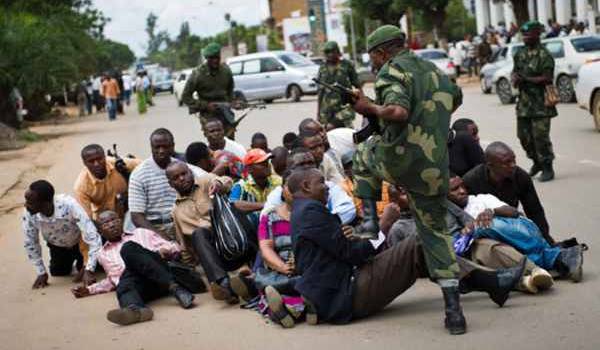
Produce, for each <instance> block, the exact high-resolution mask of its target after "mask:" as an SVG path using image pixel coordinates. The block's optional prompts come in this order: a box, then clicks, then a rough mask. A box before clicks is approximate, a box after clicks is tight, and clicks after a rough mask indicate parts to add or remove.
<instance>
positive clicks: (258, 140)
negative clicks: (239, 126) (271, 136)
mask: <svg viewBox="0 0 600 350" xmlns="http://www.w3.org/2000/svg"><path fill="white" fill-rule="evenodd" d="M252 148H260V149H262V150H263V151H265V152H267V153H271V149H270V148H269V141H268V140H267V137H266V136H265V134H263V133H262V132H257V133H254V135H252V138H251V139H250V149H252Z"/></svg>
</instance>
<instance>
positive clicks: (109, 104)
mask: <svg viewBox="0 0 600 350" xmlns="http://www.w3.org/2000/svg"><path fill="white" fill-rule="evenodd" d="M106 109H108V119H109V120H115V119H117V99H115V98H107V99H106Z"/></svg>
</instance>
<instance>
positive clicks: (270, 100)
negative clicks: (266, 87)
mask: <svg viewBox="0 0 600 350" xmlns="http://www.w3.org/2000/svg"><path fill="white" fill-rule="evenodd" d="M265 103H273V99H272V98H268V99H266V100H265Z"/></svg>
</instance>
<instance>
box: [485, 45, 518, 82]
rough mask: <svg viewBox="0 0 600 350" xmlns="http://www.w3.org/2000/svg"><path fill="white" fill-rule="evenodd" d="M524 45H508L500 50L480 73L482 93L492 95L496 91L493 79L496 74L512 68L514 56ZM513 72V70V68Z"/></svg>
mask: <svg viewBox="0 0 600 350" xmlns="http://www.w3.org/2000/svg"><path fill="white" fill-rule="evenodd" d="M523 47H524V45H523V43H514V44H508V45H506V46H504V47H501V48H499V49H498V50H497V51H496V52H495V53H494V55H493V56H492V58H491V59H490V61H489V62H488V63H486V64H485V65H484V66H483V67H481V70H480V72H479V81H480V84H481V92H483V93H484V94H490V93H492V91H494V83H493V78H494V74H495V73H496V72H497V71H498V70H499V69H501V68H503V67H506V66H509V65H510V66H511V67H512V60H513V56H514V55H515V53H516V52H517V50H519V49H521V48H523ZM511 70H512V68H511Z"/></svg>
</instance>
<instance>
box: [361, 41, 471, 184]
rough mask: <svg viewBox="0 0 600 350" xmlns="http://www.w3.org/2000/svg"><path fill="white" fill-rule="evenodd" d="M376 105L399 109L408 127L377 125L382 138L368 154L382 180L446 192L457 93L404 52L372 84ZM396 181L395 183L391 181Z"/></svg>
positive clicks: (459, 94)
mask: <svg viewBox="0 0 600 350" xmlns="http://www.w3.org/2000/svg"><path fill="white" fill-rule="evenodd" d="M375 93H376V101H375V102H376V103H377V104H378V105H399V106H402V107H404V108H406V110H408V112H409V117H408V121H407V123H398V122H389V121H384V120H382V119H380V120H379V123H380V127H381V135H380V136H376V137H381V140H380V142H379V145H378V146H377V147H376V148H375V149H374V150H373V151H374V152H375V155H374V156H375V158H376V159H378V160H380V161H379V162H378V165H377V166H378V167H380V169H379V170H381V171H379V172H380V173H383V174H384V175H385V177H386V179H385V180H387V181H390V180H392V181H391V182H392V183H397V184H399V185H403V186H405V187H406V188H407V189H408V190H410V191H414V192H418V193H421V194H423V195H428V196H433V195H438V194H443V193H446V192H447V191H448V146H447V140H448V128H449V124H450V116H451V114H452V112H453V111H454V110H455V109H456V108H458V106H460V105H461V104H462V92H461V90H460V88H459V87H458V86H456V85H455V84H454V83H452V82H451V81H450V78H448V76H447V75H445V74H444V73H442V72H441V71H440V70H439V69H438V68H437V67H436V66H435V65H434V64H433V63H431V62H429V61H425V60H423V59H421V58H419V57H417V56H416V55H414V54H413V53H411V52H410V51H408V50H403V51H401V52H400V53H398V54H397V55H396V56H395V57H394V58H392V59H391V60H390V61H388V62H387V63H386V64H385V65H384V66H383V67H382V68H381V69H380V70H379V73H378V74H377V80H376V81H375ZM394 179H395V181H394Z"/></svg>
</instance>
